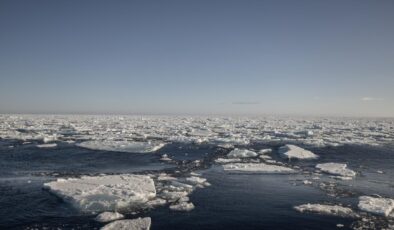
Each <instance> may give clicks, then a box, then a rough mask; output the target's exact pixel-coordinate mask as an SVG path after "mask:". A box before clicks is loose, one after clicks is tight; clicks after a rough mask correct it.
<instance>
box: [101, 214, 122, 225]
mask: <svg viewBox="0 0 394 230" xmlns="http://www.w3.org/2000/svg"><path fill="white" fill-rule="evenodd" d="M123 218H124V216H123V215H122V214H120V213H118V212H102V213H100V214H99V215H98V216H96V218H94V220H95V221H97V222H101V223H106V222H111V221H114V220H120V219H123Z"/></svg>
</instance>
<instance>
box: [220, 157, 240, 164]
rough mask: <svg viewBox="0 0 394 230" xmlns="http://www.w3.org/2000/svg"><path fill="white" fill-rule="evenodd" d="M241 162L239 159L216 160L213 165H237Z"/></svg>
mask: <svg viewBox="0 0 394 230" xmlns="http://www.w3.org/2000/svg"><path fill="white" fill-rule="evenodd" d="M241 161H242V160H241V159H239V158H231V159H226V158H218V159H216V160H215V163H218V164H227V163H237V162H241Z"/></svg>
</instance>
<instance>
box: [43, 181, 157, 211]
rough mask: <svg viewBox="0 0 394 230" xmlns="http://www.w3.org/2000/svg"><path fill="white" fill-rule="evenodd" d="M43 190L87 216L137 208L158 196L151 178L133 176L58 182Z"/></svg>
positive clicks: (45, 186)
mask: <svg viewBox="0 0 394 230" xmlns="http://www.w3.org/2000/svg"><path fill="white" fill-rule="evenodd" d="M44 188H46V189H48V190H49V191H50V192H52V193H53V194H55V195H57V196H59V197H60V198H62V199H63V200H64V201H66V202H69V203H71V204H72V205H73V206H74V207H75V208H77V209H79V210H81V211H84V212H102V211H115V210H118V209H133V208H138V206H139V205H141V204H144V203H145V202H147V201H148V200H149V199H152V198H154V197H155V196H156V189H155V185H154V182H153V180H152V179H151V178H150V177H149V176H144V175H133V174H124V175H111V176H97V177H89V176H83V177H81V178H70V179H58V180H57V181H53V182H49V183H45V184H44Z"/></svg>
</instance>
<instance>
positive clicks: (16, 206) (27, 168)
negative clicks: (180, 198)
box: [0, 139, 394, 230]
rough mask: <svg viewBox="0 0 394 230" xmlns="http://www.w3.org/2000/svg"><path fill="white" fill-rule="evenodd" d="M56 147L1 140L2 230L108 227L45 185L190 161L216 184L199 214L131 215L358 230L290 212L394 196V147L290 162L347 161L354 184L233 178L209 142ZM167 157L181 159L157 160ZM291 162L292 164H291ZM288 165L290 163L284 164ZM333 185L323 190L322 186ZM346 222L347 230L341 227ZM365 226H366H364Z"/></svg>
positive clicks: (169, 221)
mask: <svg viewBox="0 0 394 230" xmlns="http://www.w3.org/2000/svg"><path fill="white" fill-rule="evenodd" d="M57 144H58V145H57V147H55V148H37V146H36V145H37V143H35V142H34V141H33V142H31V143H27V144H26V143H22V141H19V140H9V139H2V140H0V229H99V228H100V227H102V226H103V225H104V224H101V223H97V222H95V221H94V220H93V219H94V217H95V215H93V214H92V215H91V214H83V213H81V212H80V211H78V210H75V209H74V208H73V207H71V206H70V205H69V204H68V203H65V202H63V201H62V200H61V199H60V198H58V197H56V196H55V195H53V194H51V193H49V192H48V191H47V190H44V189H42V186H43V183H45V182H49V181H53V180H56V178H63V177H78V176H81V175H100V174H120V173H140V174H145V173H151V172H159V171H163V172H172V171H174V170H177V169H178V168H179V167H184V166H185V165H187V163H188V162H191V161H194V160H202V162H203V164H202V165H201V166H199V167H198V168H193V170H197V171H198V172H200V173H202V176H203V177H204V178H207V180H208V181H209V183H211V186H209V187H206V188H201V189H196V190H195V191H194V192H193V193H192V194H191V195H190V200H191V202H193V204H194V205H195V209H194V210H192V211H190V212H176V211H172V210H170V209H168V207H161V208H157V209H152V210H146V211H143V212H141V213H138V214H135V215H133V214H132V213H126V217H127V218H135V217H139V216H141V217H146V216H149V217H151V218H152V227H151V229H200V230H201V229H336V228H338V227H337V225H338V224H340V225H338V226H339V227H340V229H354V228H357V227H358V226H363V223H362V222H361V221H360V220H356V219H352V218H342V217H333V216H326V215H320V214H311V213H300V212H297V211H296V210H295V209H294V208H293V207H294V206H296V205H301V204H306V203H323V204H342V205H344V206H348V207H351V208H353V209H355V210H357V202H358V197H359V196H360V195H373V194H379V195H380V196H383V197H393V195H394V167H393V166H394V146H392V145H380V146H370V145H344V146H339V147H324V148H317V147H315V148H308V149H309V150H311V151H313V152H314V153H316V154H318V155H319V156H320V158H319V159H318V160H308V161H296V160H295V161H292V162H291V163H290V164H291V165H293V166H296V167H297V166H298V167H301V168H304V169H308V168H310V169H311V170H313V168H314V166H315V165H316V163H317V162H319V163H322V162H340V163H347V164H348V167H349V168H351V169H352V170H354V171H356V172H357V176H356V177H355V178H354V179H353V180H350V181H342V180H335V179H332V178H329V177H328V176H325V175H323V176H322V177H321V179H320V180H319V181H313V184H311V185H305V184H304V183H303V181H304V180H312V179H311V178H312V175H309V174H308V173H296V174H251V175H245V174H236V173H235V174H228V173H223V172H218V171H216V170H212V165H213V159H215V158H217V156H219V155H225V154H227V153H228V152H229V151H231V149H224V148H219V147H215V146H213V145H208V144H168V145H166V146H165V147H163V148H161V149H160V150H158V151H157V152H155V153H143V154H141V153H139V154H137V153H122V152H112V151H99V150H89V149H84V148H81V147H78V146H76V145H74V144H69V143H65V142H58V143H57ZM267 147H270V148H273V152H272V153H271V154H270V155H271V156H272V157H273V158H274V159H275V160H277V161H282V162H285V160H283V159H280V158H279V157H278V154H277V149H278V147H279V146H275V145H271V146H264V145H259V144H250V145H248V146H247V148H249V149H262V148H267ZM164 153H166V154H168V155H169V157H171V158H172V159H174V160H176V162H175V163H174V162H172V163H165V162H162V161H160V157H161V155H162V154H164ZM286 162H287V161H286ZM287 163H288V162H287ZM328 182H330V183H331V184H330V185H331V186H329V187H327V186H322V183H326V184H329V183H328ZM370 221H373V222H374V225H373V228H376V229H378V228H380V227H389V226H390V224H392V223H391V222H390V221H391V220H388V219H386V218H378V217H376V218H372V219H371V220H370ZM342 225H343V227H342ZM364 225H365V226H368V223H364Z"/></svg>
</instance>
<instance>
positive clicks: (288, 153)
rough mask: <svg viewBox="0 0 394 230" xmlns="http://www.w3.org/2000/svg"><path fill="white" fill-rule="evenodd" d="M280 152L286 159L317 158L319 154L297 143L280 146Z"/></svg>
mask: <svg viewBox="0 0 394 230" xmlns="http://www.w3.org/2000/svg"><path fill="white" fill-rule="evenodd" d="M279 154H280V156H281V157H283V158H286V159H302V160H303V159H316V158H318V156H317V155H316V154H314V153H312V152H311V151H308V150H306V149H303V148H300V147H298V146H295V145H285V146H282V147H280V148H279Z"/></svg>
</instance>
